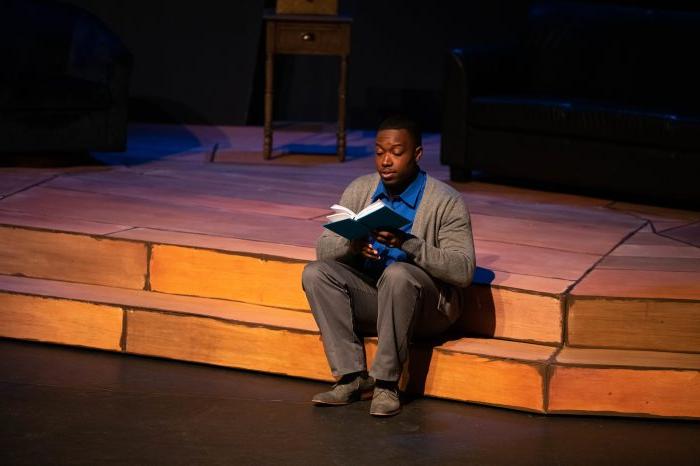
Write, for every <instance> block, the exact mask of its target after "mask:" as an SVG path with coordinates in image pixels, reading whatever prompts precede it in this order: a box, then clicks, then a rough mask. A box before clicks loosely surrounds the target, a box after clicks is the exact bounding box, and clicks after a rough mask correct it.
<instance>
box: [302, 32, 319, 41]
mask: <svg viewBox="0 0 700 466" xmlns="http://www.w3.org/2000/svg"><path fill="white" fill-rule="evenodd" d="M301 40H303V41H306V42H313V41H314V40H316V35H315V34H314V33H313V32H302V33H301Z"/></svg>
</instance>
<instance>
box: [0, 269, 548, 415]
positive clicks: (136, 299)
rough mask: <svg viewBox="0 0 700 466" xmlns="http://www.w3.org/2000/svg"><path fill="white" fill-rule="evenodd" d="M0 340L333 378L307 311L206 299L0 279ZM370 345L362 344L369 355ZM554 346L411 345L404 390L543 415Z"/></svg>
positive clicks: (460, 342) (490, 341) (472, 340)
mask: <svg viewBox="0 0 700 466" xmlns="http://www.w3.org/2000/svg"><path fill="white" fill-rule="evenodd" d="M0 290H1V291H0V332H1V336H4V337H10V338H21V339H25V340H37V341H45V342H52V343H61V344H68V345H77V346H87V347H94V348H100V349H106V350H113V351H123V352H126V353H133V354H141V355H149V356H159V357H166V358H172V359H177V360H183V361H195V362H202V363H208V364H216V365H223V366H228V367H236V368H242V369H251V370H257V371H264V372H272V373H277V374H285V375H292V376H297V377H306V378H311V379H317V380H328V381H330V380H332V378H331V376H330V373H329V370H328V364H327V362H326V359H325V356H324V354H323V348H322V344H321V341H320V335H319V332H318V329H317V327H316V325H315V322H314V321H313V317H312V316H311V315H310V313H307V312H298V311H291V310H285V309H277V308H272V307H265V306H259V305H251V304H246V303H238V302H232V301H225V300H217V299H211V298H194V297H186V296H174V295H166V294H162V293H154V292H149V291H138V290H127V289H117V288H109V287H103V286H96V285H85V284H75V283H64V282H57V281H50V280H40V279H29V278H23V277H8V276H2V277H0ZM375 346H376V342H375V341H373V340H372V339H368V341H367V353H368V359H369V360H370V361H371V360H372V357H373V354H374V347H375ZM555 351H556V348H555V347H551V346H544V345H533V344H528V343H518V342H509V341H499V340H493V339H475V338H465V339H461V340H457V341H454V342H448V343H445V344H444V345H441V346H437V347H435V348H432V347H431V348H426V347H421V346H417V347H416V349H415V351H414V352H413V354H412V357H411V371H412V374H413V377H412V378H411V379H412V382H411V383H412V387H414V388H413V389H414V390H416V389H419V390H420V391H421V392H422V393H425V394H427V395H432V396H439V397H444V398H451V399H456V400H464V401H473V402H477V403H485V404H491V405H497V406H505V407H510V408H516V409H523V410H528V411H537V412H543V408H544V398H543V393H544V384H545V373H546V370H545V369H546V363H547V361H548V360H549V359H550V358H551V356H552V355H553V353H554V352H555Z"/></svg>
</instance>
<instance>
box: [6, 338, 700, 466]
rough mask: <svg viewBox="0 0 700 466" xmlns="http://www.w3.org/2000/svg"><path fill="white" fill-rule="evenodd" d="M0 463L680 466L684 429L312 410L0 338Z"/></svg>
mask: <svg viewBox="0 0 700 466" xmlns="http://www.w3.org/2000/svg"><path fill="white" fill-rule="evenodd" d="M0 355H2V357H1V358H0V394H1V396H2V403H0V419H1V420H2V422H0V463H2V464H3V465H6V466H10V465H15V464H105V465H112V464H129V465H135V464H153V465H156V464H167V465H185V464H187V465H189V464H211V465H214V464H217V465H218V464H221V465H231V464H236V465H249V464H250V465H268V464H279V465H296V464H299V465H309V464H318V465H325V464H336V465H356V464H372V465H382V464H401V465H475V464H480V465H484V464H508V465H582V466H584V465H593V464H595V465H616V466H617V465H625V464H635V465H668V464H672V465H678V466H680V465H692V464H696V461H697V458H698V456H699V455H700V445H699V444H698V442H697V438H698V433H699V432H700V427H698V424H697V423H695V422H687V421H668V420H666V421H658V420H642V419H610V418H598V417H583V418H582V417H572V416H559V417H547V416H539V415H533V414H528V413H519V412H513V411H510V410H503V409H494V408H487V407H482V406H475V405H468V404H464V403H455V402H449V401H440V400H434V399H428V398H421V399H417V400H414V401H412V402H410V403H408V404H406V405H405V406H404V409H403V412H402V413H401V414H400V415H399V416H398V417H395V418H390V419H377V418H373V417H371V416H370V415H369V414H368V410H369V404H368V402H360V403H355V404H353V405H350V406H346V407H339V408H316V407H313V406H312V405H311V403H309V398H310V397H311V396H312V395H313V394H314V393H316V392H317V391H320V390H324V389H325V388H326V387H327V384H324V383H318V382H310V381H303V380H298V379H290V378H286V377H276V376H270V375H263V374H254V373H249V372H245V371H234V370H229V369H222V368H215V367H207V366H202V365H194V364H185V363H180V362H175V361H163V360H158V359H153V358H143V357H134V356H125V355H119V354H109V353H103V352H94V351H87V350H82V349H73V348H61V347H51V346H46V345H39V344H36V343H29V342H9V341H0Z"/></svg>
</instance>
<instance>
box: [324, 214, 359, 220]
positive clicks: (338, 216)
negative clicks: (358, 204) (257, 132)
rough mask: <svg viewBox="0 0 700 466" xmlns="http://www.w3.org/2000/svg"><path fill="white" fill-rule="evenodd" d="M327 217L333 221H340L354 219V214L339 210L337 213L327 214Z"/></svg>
mask: <svg viewBox="0 0 700 466" xmlns="http://www.w3.org/2000/svg"><path fill="white" fill-rule="evenodd" d="M326 218H327V219H328V220H329V221H331V222H338V221H340V220H346V219H352V218H353V215H350V214H348V213H345V212H338V213H337V214H330V215H326Z"/></svg>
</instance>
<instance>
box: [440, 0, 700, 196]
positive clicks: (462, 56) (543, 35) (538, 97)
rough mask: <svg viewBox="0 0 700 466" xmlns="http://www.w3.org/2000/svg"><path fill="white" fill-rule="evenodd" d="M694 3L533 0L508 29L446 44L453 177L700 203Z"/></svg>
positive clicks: (445, 144) (699, 74)
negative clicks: (456, 45)
mask: <svg viewBox="0 0 700 466" xmlns="http://www.w3.org/2000/svg"><path fill="white" fill-rule="evenodd" d="M698 50H700V11H699V10H697V8H696V10H695V11H687V10H684V9H682V8H675V9H670V8H666V9H661V8H651V7H634V6H625V5H614V4H605V3H602V2H595V3H593V2H590V3H582V2H536V3H533V4H532V5H531V6H530V8H529V11H528V12H527V15H526V17H523V19H522V24H521V25H520V26H519V27H518V28H517V31H516V33H515V34H514V36H513V39H512V40H509V41H504V42H503V43H493V44H478V45H477V44H471V45H469V46H466V47H464V48H461V49H454V50H451V51H450V53H449V55H448V60H447V69H446V79H445V88H444V99H445V100H444V114H443V128H442V149H441V160H442V163H444V164H447V165H449V166H450V173H451V177H452V179H453V180H455V181H457V180H467V179H470V178H472V177H474V176H475V175H477V176H479V177H482V178H484V179H501V180H506V181H508V180H515V181H516V182H522V181H526V182H528V183H532V182H534V183H535V184H537V185H541V186H545V187H547V186H552V187H557V188H561V187H572V188H575V189H577V190H583V191H586V192H591V193H594V194H599V195H610V196H619V197H622V198H629V199H635V200H643V201H651V202H658V203H665V204H677V205H684V206H698V204H700V181H699V180H698V175H700V68H699V67H698V66H697V65H696V64H695V63H694V62H695V61H697V55H698Z"/></svg>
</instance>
